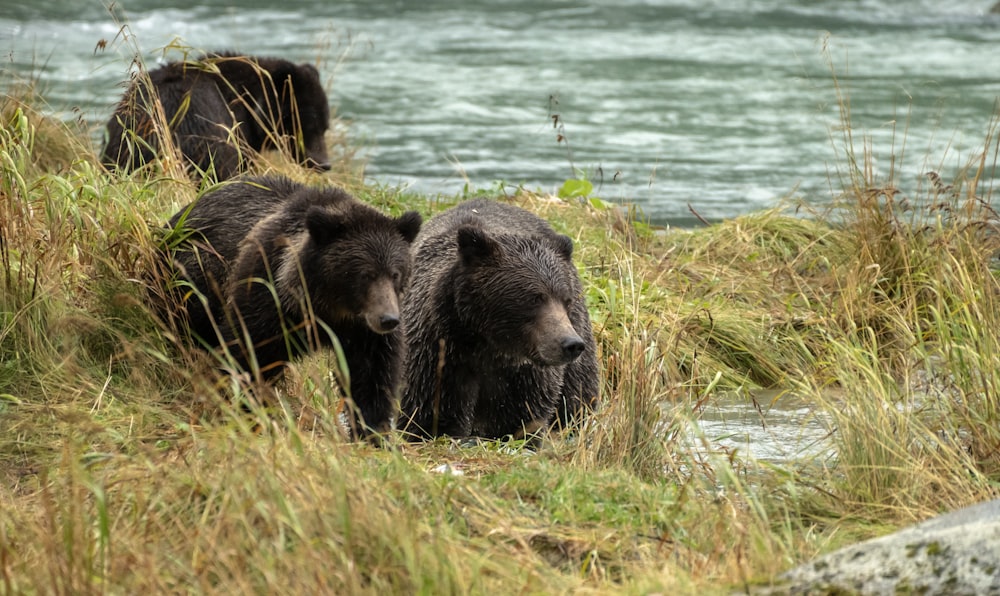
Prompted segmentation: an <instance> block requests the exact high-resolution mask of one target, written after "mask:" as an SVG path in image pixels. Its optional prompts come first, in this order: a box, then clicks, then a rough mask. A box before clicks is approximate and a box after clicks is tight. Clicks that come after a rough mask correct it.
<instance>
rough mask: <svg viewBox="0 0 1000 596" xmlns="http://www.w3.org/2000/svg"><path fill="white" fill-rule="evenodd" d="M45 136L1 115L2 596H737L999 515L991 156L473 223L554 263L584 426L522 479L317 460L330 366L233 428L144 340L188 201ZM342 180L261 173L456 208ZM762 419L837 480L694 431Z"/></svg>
mask: <svg viewBox="0 0 1000 596" xmlns="http://www.w3.org/2000/svg"><path fill="white" fill-rule="evenodd" d="M22 100H24V101H22ZM38 105H41V104H40V100H39V99H38V98H31V97H30V94H28V93H22V94H19V95H18V98H14V97H6V98H5V99H3V105H2V106H0V107H2V109H0V119H2V121H0V124H2V127H0V160H2V162H0V174H2V178H0V586H2V587H3V589H4V591H5V592H7V593H22V592H28V593H34V592H72V593H91V592H110V593H141V592H144V591H145V592H198V593H227V594H229V593H340V594H346V593H378V592H381V593H386V592H388V593H427V594H447V593H460V594H462V593H490V592H492V593H560V592H583V593H646V592H667V591H670V592H680V593H686V592H690V593H694V592H697V593H705V592H728V591H730V590H732V589H734V588H735V589H742V588H743V587H745V586H747V585H750V584H757V583H767V582H768V581H769V580H770V579H771V578H773V577H774V576H775V575H776V574H777V573H779V572H781V571H782V570H784V569H787V568H788V567H790V566H792V565H794V564H796V563H798V562H801V561H804V560H806V559H808V558H810V557H811V556H813V555H815V554H817V553H819V552H823V551H827V550H830V549H832V548H834V547H836V546H839V545H842V544H844V543H846V542H849V541H851V540H854V539H857V538H862V537H868V536H872V535H876V534H879V533H882V532H885V531H887V530H889V529H891V528H893V527H896V526H898V525H901V524H905V523H909V522H912V521H914V520H917V519H921V518H924V517H926V516H929V515H932V514H934V513H936V512H940V511H944V510H948V509H952V508H955V507H958V506H961V505H964V504H968V503H971V502H975V501H978V500H982V499H985V498H989V497H991V496H994V494H995V492H996V488H997V485H998V481H1000V424H998V423H1000V420H998V418H1000V411H998V403H1000V402H998V398H997V393H996V392H997V391H998V388H1000V360H998V359H1000V343H998V339H997V337H996V335H995V334H994V333H992V330H993V329H996V328H997V326H998V322H1000V321H998V319H1000V293H998V291H1000V287H998V283H997V281H996V279H995V273H994V271H993V269H992V265H993V264H994V257H995V255H996V251H997V249H1000V235H998V233H997V224H998V223H1000V221H998V217H997V215H996V213H995V212H994V211H993V209H992V207H991V206H990V199H991V194H992V188H991V186H990V184H991V181H992V178H993V173H994V172H995V168H996V163H995V159H996V155H997V152H996V143H997V134H996V130H994V129H992V128H991V129H990V130H989V131H987V133H986V134H984V148H983V154H982V158H981V159H980V160H978V161H973V162H972V163H971V164H970V165H969V167H968V168H967V169H965V170H963V171H960V172H950V173H944V172H942V175H943V176H944V178H945V180H944V181H941V182H939V183H937V184H935V183H932V179H931V177H928V178H927V179H926V180H924V181H923V182H922V183H921V184H920V185H918V187H917V190H916V193H911V196H908V197H904V196H903V195H902V194H901V193H900V192H899V191H898V190H897V188H896V187H897V186H898V185H900V181H899V180H896V179H894V176H893V175H892V174H891V173H890V174H889V175H888V178H886V179H880V178H879V177H877V176H876V174H875V173H874V171H873V170H874V168H872V167H871V164H870V161H869V160H868V159H867V155H866V154H859V155H855V154H854V153H853V152H852V151H850V150H848V151H846V152H845V155H844V156H843V178H842V180H841V181H838V183H839V182H843V186H844V193H843V196H842V199H841V202H840V203H839V204H838V205H837V206H836V207H837V208H836V209H833V210H831V211H829V212H827V213H824V214H818V213H806V212H805V211H803V209H804V207H803V206H801V205H795V204H789V205H781V206H776V207H775V208H774V209H773V210H769V211H765V212H760V213H752V214H748V215H745V216H741V217H738V218H735V219H732V220H727V221H724V222H721V223H718V224H715V225H712V226H708V227H704V228H699V229H693V230H672V229H671V230H661V231H657V230H653V229H651V228H649V227H648V226H645V225H641V224H637V223H635V222H633V221H632V218H631V217H630V214H629V213H628V212H625V211H623V210H621V209H619V208H614V207H612V206H609V205H607V204H605V203H602V202H600V201H589V202H587V203H585V204H582V203H580V202H578V201H562V200H559V199H556V198H554V197H548V196H541V195H538V194H536V193H532V192H528V191H523V190H518V191H507V192H504V191H500V190H498V191H495V192H492V193H487V194H491V196H496V197H497V198H501V199H504V200H511V201H514V202H516V203H517V204H520V205H523V206H525V207H527V208H529V209H531V210H533V211H536V212H538V213H540V214H542V215H543V216H545V217H547V218H549V219H550V220H551V221H552V222H553V224H554V225H555V226H556V227H557V229H559V230H560V231H562V232H565V233H567V234H570V235H571V236H573V237H574V238H575V239H576V241H577V252H576V255H577V260H578V265H579V267H580V270H581V274H582V276H583V279H584V283H585V288H586V292H587V298H588V301H589V304H590V307H591V312H592V316H593V319H594V324H595V333H596V334H597V338H598V345H599V350H600V358H601V364H602V368H603V375H604V379H605V382H604V396H603V397H604V406H603V408H602V409H601V410H600V411H599V412H597V413H596V414H595V415H594V416H593V417H591V418H590V419H588V420H587V421H585V424H584V425H583V427H582V428H581V429H580V430H579V432H578V433H577V435H576V436H575V437H572V438H566V437H560V436H554V437H551V438H550V439H549V440H547V441H546V442H545V443H544V444H543V446H542V447H540V448H539V449H537V450H527V449H525V448H523V446H522V445H520V444H518V443H487V444H481V445H456V444H452V443H451V442H448V441H438V442H434V443H428V444H419V445H409V444H398V445H393V446H390V447H388V448H385V449H375V448H372V447H370V446H367V445H363V444H353V443H349V442H347V441H346V440H345V439H344V438H343V437H342V436H341V435H340V433H339V432H338V430H337V429H338V425H337V412H338V409H339V408H340V407H341V404H340V403H339V401H338V399H337V397H336V395H337V394H336V392H335V391H334V389H333V388H332V387H331V386H330V380H329V375H328V374H327V373H326V371H328V370H329V369H330V368H331V367H332V360H331V357H330V356H327V355H318V356H316V357H313V358H310V359H309V360H307V361H305V362H303V363H301V365H299V366H296V367H295V368H294V369H293V371H292V373H291V374H290V376H289V379H288V380H287V381H286V382H285V383H284V385H283V386H282V389H283V394H284V395H285V397H286V400H285V401H286V403H285V407H284V408H283V409H276V410H274V411H271V412H265V413H258V414H253V415H248V414H246V413H243V412H240V411H238V410H234V409H233V408H232V407H231V406H230V404H229V401H228V400H227V399H226V397H225V395H226V392H227V387H224V386H223V387H219V386H218V385H217V384H216V383H214V382H213V379H212V378H211V377H210V375H206V374H205V372H204V371H206V370H209V369H210V368H211V366H210V364H211V363H210V362H207V359H206V357H205V356H204V355H203V354H200V353H197V352H191V351H189V350H186V349H185V348H184V347H183V346H182V345H180V344H178V342H177V341H176V338H175V334H174V333H173V332H172V330H170V329H165V328H163V326H162V325H160V324H159V323H158V322H157V321H156V320H155V319H154V318H153V317H152V316H151V314H150V311H149V308H148V303H149V299H148V296H147V294H146V285H147V284H146V280H148V277H149V276H148V272H149V271H150V270H151V268H152V263H153V254H154V250H155V240H154V239H155V237H156V229H157V228H158V227H159V226H160V225H162V223H163V222H164V221H166V219H167V218H168V217H169V216H170V215H171V214H172V213H174V212H175V211H176V210H177V209H178V208H179V207H180V206H182V205H184V204H186V203H187V202H189V201H190V200H192V199H193V198H194V197H195V196H196V195H197V192H198V190H199V189H197V188H195V187H194V186H193V185H192V184H191V183H190V182H189V181H188V180H187V179H186V178H184V177H183V175H180V173H179V172H174V171H173V169H170V168H169V167H168V168H167V169H166V170H165V171H164V172H161V173H156V174H153V175H150V176H145V175H135V176H132V177H124V178H120V177H113V176H109V175H108V174H106V173H105V172H104V171H103V170H102V168H101V167H100V166H99V165H98V164H97V163H96V160H95V158H94V154H95V151H94V148H93V147H92V146H91V144H90V141H89V140H88V137H87V135H86V131H83V130H77V129H75V128H73V125H67V124H64V123H61V122H55V121H53V120H51V119H49V118H46V117H45V116H44V115H43V114H41V113H39V112H40V111H43V110H36V108H35V107H33V106H38ZM846 141H847V142H846V143H845V146H847V147H850V146H852V145H853V140H852V139H849V138H848V139H846ZM343 156H344V157H343V160H342V162H341V164H340V167H338V168H337V169H336V170H335V172H334V173H333V174H332V175H327V176H326V177H319V176H318V175H314V174H309V173H306V172H303V171H301V170H299V169H298V168H296V167H294V166H290V165H288V164H285V163H284V162H281V161H280V160H278V161H276V162H274V163H272V164H271V167H273V168H275V169H278V170H279V171H283V172H285V173H287V174H289V175H291V176H292V177H296V178H299V179H301V180H303V181H306V182H309V183H316V184H320V183H329V181H330V179H332V180H333V181H334V182H336V183H338V184H342V185H344V186H346V187H348V188H349V189H350V190H351V191H353V192H355V193H356V194H357V195H358V196H359V197H360V198H362V199H363V200H365V201H367V202H370V203H371V204H373V205H376V206H378V207H380V208H382V209H385V210H387V211H391V212H394V213H398V212H401V211H403V210H405V209H417V210H419V211H421V212H422V213H423V214H424V215H425V216H430V215H432V214H433V213H434V212H435V211H437V210H439V209H442V208H444V207H446V206H447V205H449V204H450V203H452V202H454V201H455V200H460V199H461V197H455V198H454V199H451V200H443V199H434V200H430V199H428V198H427V197H423V196H417V195H412V194H409V193H406V192H401V191H398V190H395V189H391V188H384V187H379V186H373V185H370V184H364V183H363V181H362V180H361V179H360V176H359V174H358V173H357V172H358V168H356V167H354V166H355V164H353V162H352V161H351V156H350V151H349V148H344V151H343ZM168 166H169V164H168ZM909 182H910V181H907V185H908V186H912V185H911V184H909ZM764 387H766V388H772V389H781V390H787V391H789V392H793V393H794V394H795V395H797V396H799V397H804V398H806V399H807V400H808V401H809V402H810V403H811V404H813V406H814V408H815V410H816V412H817V413H818V414H824V415H826V416H828V417H829V419H830V420H831V421H832V422H831V429H830V430H831V432H830V440H831V442H832V446H833V449H834V451H835V455H831V454H830V453H829V452H824V454H823V455H820V456H815V457H811V458H806V459H802V460H797V461H793V462H788V463H783V464H773V463H771V464H767V465H763V464H758V463H757V462H753V461H750V460H747V459H746V458H745V457H744V455H745V454H742V453H738V452H726V451H723V450H719V449H715V448H713V443H712V441H711V440H710V439H711V437H702V436H699V435H698V433H696V432H695V431H694V430H693V428H694V427H692V425H691V421H692V420H696V419H697V417H698V416H699V414H700V413H701V412H703V411H704V410H705V409H706V408H710V407H712V404H713V402H714V401H715V400H716V399H717V398H718V397H719V396H721V395H723V394H725V395H732V394H734V393H735V394H737V395H740V396H745V397H746V399H747V401H748V407H752V400H753V399H754V397H753V396H754V393H753V390H754V389H756V388H764ZM778 395H779V397H778V398H776V399H778V400H780V399H784V398H782V397H781V393H780V392H779V393H778ZM757 405H758V406H759V407H760V408H761V409H762V410H766V408H767V407H768V406H769V405H771V404H768V403H763V404H757ZM765 420H766V418H765Z"/></svg>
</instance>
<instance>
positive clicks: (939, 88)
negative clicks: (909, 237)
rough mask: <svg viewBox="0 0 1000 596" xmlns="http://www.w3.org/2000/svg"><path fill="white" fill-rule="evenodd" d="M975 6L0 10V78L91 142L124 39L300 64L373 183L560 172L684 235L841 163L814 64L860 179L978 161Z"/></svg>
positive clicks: (126, 58)
mask: <svg viewBox="0 0 1000 596" xmlns="http://www.w3.org/2000/svg"><path fill="white" fill-rule="evenodd" d="M989 5H990V0H985V1H983V0H976V1H973V0H955V1H952V2H938V1H936V0H935V1H932V0H900V1H892V0H854V1H849V0H819V1H816V0H792V1H778V0H756V1H753V0H751V1H749V2H747V1H741V2H737V1H736V0H697V1H695V0H647V1H638V0H598V1H594V2H576V1H549V2H546V1H541V2H527V1H525V0H494V1H490V2H474V1H461V2H460V1H458V0H451V1H428V2H420V3H417V2H406V1H403V0H397V1H393V2H327V1H323V0H312V1H304V2H295V1H288V2H284V3H274V2H263V1H261V0H249V1H246V2H243V3H241V4H240V5H239V6H237V5H236V3H232V2H220V1H218V0H206V1H199V2H192V1H180V0H172V1H171V0H167V1H164V2H153V1H149V0H136V1H130V0H122V1H120V2H118V3H117V4H116V5H115V13H116V14H117V15H119V16H118V18H117V19H116V18H114V17H112V15H111V14H110V12H109V10H108V9H107V8H106V7H105V6H104V5H103V4H102V3H100V2H98V1H80V0H61V1H57V0H33V1H32V2H11V1H10V0H0V50H2V52H3V54H2V56H3V60H2V62H0V66H2V68H3V69H4V73H3V77H2V79H0V80H2V81H3V82H4V84H5V85H6V84H9V83H10V82H11V81H13V80H14V76H26V75H28V76H35V77H37V78H38V79H39V80H40V82H41V84H42V88H43V90H44V92H45V97H46V98H47V100H48V103H49V104H50V106H51V108H52V109H53V110H55V111H58V112H59V113H61V114H63V115H64V116H65V117H67V118H75V117H83V118H85V119H86V120H87V121H88V122H89V123H90V124H91V125H93V126H94V129H95V135H96V134H99V130H100V128H101V127H102V125H103V122H104V121H105V120H106V119H107V117H108V115H109V114H110V112H111V109H112V107H113V106H114V104H115V102H116V100H117V98H118V96H119V94H120V92H121V86H120V85H121V82H122V81H123V80H125V78H126V76H127V69H128V66H129V63H130V62H131V59H132V54H133V51H134V48H136V47H138V48H139V50H140V51H141V53H142V55H143V58H144V59H145V60H146V61H147V63H148V64H154V63H155V62H156V61H157V60H160V59H162V58H163V53H164V52H163V48H164V47H165V46H168V45H171V44H177V43H179V44H181V45H185V46H189V47H193V48H197V49H205V50H209V49H233V50H239V51H243V52H247V53H255V54H260V55H278V56H283V57H288V58H290V59H294V60H299V61H311V62H315V63H318V64H319V66H320V67H321V69H322V71H323V73H324V75H325V77H326V79H327V80H328V81H329V83H330V87H329V88H330V96H331V102H332V103H333V104H334V107H335V108H336V110H337V113H338V114H339V115H340V116H341V117H344V118H347V119H349V120H351V121H353V122H354V125H353V128H352V130H353V133H354V136H355V138H356V139H357V141H359V142H363V143H365V145H366V147H367V148H368V149H367V155H368V157H369V160H370V165H369V169H368V174H369V177H370V178H371V179H373V180H376V181H379V182H382V183H386V184H391V185H410V186H412V187H413V188H415V189H416V190H419V191H421V192H426V193H448V194H451V193H454V192H457V191H460V190H461V189H462V188H463V187H464V185H465V184H466V182H468V183H469V184H470V185H471V186H473V187H486V186H491V185H493V184H494V183H495V182H496V181H503V182H505V183H507V184H522V183H523V184H525V185H526V186H528V187H531V188H540V189H542V190H546V191H551V190H554V189H556V188H557V187H558V186H559V185H560V184H561V183H562V181H564V180H565V179H567V178H569V177H571V176H573V175H574V168H576V169H578V170H582V171H583V172H584V173H585V175H587V176H588V177H589V178H590V179H591V180H592V181H594V182H595V185H599V189H598V194H599V195H600V196H602V197H603V198H606V199H613V200H628V201H634V202H636V203H638V204H639V205H640V206H641V208H642V209H643V211H644V212H645V213H646V214H647V215H649V216H650V217H651V218H653V219H654V220H657V221H661V222H674V223H685V222H690V221H691V220H692V215H691V211H690V210H691V209H693V210H695V211H697V212H698V213H699V214H701V215H702V216H704V217H707V218H722V217H730V216H733V215H737V214H740V213H745V212H748V211H752V210H755V209H760V208H766V207H770V206H773V205H774V204H776V202H777V201H778V199H779V198H780V197H782V196H786V195H789V194H791V193H793V192H794V193H795V194H796V195H798V196H802V197H805V198H806V199H808V200H810V201H814V202H824V201H826V200H828V199H829V197H830V196H831V193H832V192H835V191H836V190H837V188H838V186H839V182H838V179H837V170H838V168H840V169H842V168H843V159H842V158H841V157H838V155H837V153H836V152H835V150H834V146H835V143H837V142H839V139H840V138H841V137H840V134H839V133H838V132H837V131H836V130H835V127H836V126H837V124H838V122H839V116H838V106H837V101H836V94H835V89H834V87H835V85H834V75H833V73H832V72H831V68H830V64H829V63H832V65H833V67H834V69H835V71H836V76H837V79H838V81H839V84H840V85H841V87H842V89H844V90H845V91H846V92H847V93H848V94H849V96H850V103H851V113H852V118H851V121H852V125H853V127H854V128H855V129H856V130H857V133H858V134H859V135H860V134H861V133H866V134H869V135H870V136H871V137H872V140H873V144H874V147H875V151H876V154H878V156H879V157H880V160H879V161H878V163H877V165H878V166H880V167H881V168H882V169H884V170H888V167H889V162H890V154H891V152H893V151H895V152H896V153H897V154H898V153H900V151H901V149H902V148H903V145H902V141H903V139H904V138H905V141H906V143H905V153H906V155H905V157H904V159H903V161H902V167H901V170H900V171H901V178H900V180H901V182H902V184H903V185H904V187H905V186H906V185H912V186H914V187H915V186H916V184H917V181H918V178H919V174H920V173H922V172H923V171H926V169H929V168H933V169H938V170H943V173H944V174H945V175H946V176H947V175H949V174H951V175H954V173H955V171H956V169H957V168H958V167H959V166H961V165H964V164H965V163H966V161H967V160H968V159H969V158H970V157H971V156H972V155H973V154H974V153H975V152H977V151H981V150H982V147H983V141H984V137H985V134H986V131H987V128H988V125H989V123H990V120H991V116H992V115H993V114H994V112H995V100H996V98H997V96H998V95H1000V60H998V58H1000V44H998V42H1000V15H991V14H988V11H989ZM123 24H124V25H127V27H126V28H125V29H124V32H125V33H127V34H128V35H129V36H130V37H129V39H130V41H129V42H128V43H123V42H122V35H120V32H121V31H123V30H122V25H123ZM101 40H105V41H107V42H108V44H107V47H106V49H103V50H102V49H98V48H97V46H98V43H99V42H100V41H101ZM824 48H827V49H828V51H827V52H824ZM178 55H179V54H178V53H176V52H172V53H168V57H173V58H176V57H177V56H178ZM553 114H558V120H559V122H560V123H561V124H562V129H561V130H560V129H557V128H554V126H553V123H554V121H553V118H552V116H553ZM893 123H895V124H893ZM560 132H561V133H562V134H563V135H564V137H565V139H567V140H568V142H557V134H559V133H560ZM894 135H895V145H893V136H894ZM898 165H899V164H898V163H897V166H898Z"/></svg>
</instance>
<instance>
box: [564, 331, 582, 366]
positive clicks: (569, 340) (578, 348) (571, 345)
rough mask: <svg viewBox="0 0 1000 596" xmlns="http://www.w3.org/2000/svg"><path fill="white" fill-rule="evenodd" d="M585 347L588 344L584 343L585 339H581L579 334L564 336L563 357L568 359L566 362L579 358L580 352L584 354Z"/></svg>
mask: <svg viewBox="0 0 1000 596" xmlns="http://www.w3.org/2000/svg"><path fill="white" fill-rule="evenodd" d="M585 347H586V345H585V344H584V343H583V340H582V339H580V337H579V336H576V337H565V338H563V340H562V351H563V357H564V358H565V359H566V362H572V361H574V360H576V359H577V358H579V357H580V354H583V349H584V348H585Z"/></svg>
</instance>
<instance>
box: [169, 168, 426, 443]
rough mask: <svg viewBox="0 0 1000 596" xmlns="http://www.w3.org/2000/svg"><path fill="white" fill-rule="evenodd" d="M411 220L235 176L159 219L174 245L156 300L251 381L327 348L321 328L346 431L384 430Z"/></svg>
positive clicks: (397, 360)
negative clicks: (341, 386)
mask: <svg viewBox="0 0 1000 596" xmlns="http://www.w3.org/2000/svg"><path fill="white" fill-rule="evenodd" d="M420 225H421V217H420V214H419V213H417V212H415V211H409V212H407V213H405V214H403V215H402V216H400V217H398V218H393V217H389V216H386V215H384V214H382V213H381V212H379V211H378V210H376V209H374V208H373V207H370V206H368V205H365V204H364V203H361V202H360V201H358V200H357V199H355V198H354V197H353V196H351V195H350V194H348V193H347V192H345V191H343V190H341V189H336V188H325V189H316V188H311V187H307V186H304V185H302V184H299V183H296V182H293V181H291V180H289V179H287V178H283V177H257V178H254V177H244V178H240V179H237V180H234V181H232V182H230V183H227V184H224V185H222V186H221V187H219V188H218V189H216V190H213V191H210V192H208V193H206V194H204V195H203V196H201V197H200V198H199V199H197V200H196V201H195V202H194V203H192V204H191V205H189V206H188V207H186V208H185V209H183V210H181V211H180V212H178V213H177V214H176V215H174V216H173V218H171V220H170V226H171V228H173V232H172V234H173V235H174V236H175V237H177V236H178V235H180V237H181V238H182V240H181V241H180V242H179V243H178V244H177V245H176V246H175V247H174V248H172V249H171V250H170V251H169V252H168V253H165V258H166V260H167V262H166V263H164V264H165V265H167V266H169V267H171V268H172V269H173V271H174V280H173V282H172V285H173V287H169V288H167V290H168V292H167V295H168V296H171V297H172V298H173V299H174V304H173V307H174V309H173V313H175V314H177V315H179V316H180V318H181V321H182V322H183V323H186V326H187V329H188V331H189V332H190V335H191V339H192V340H193V341H194V342H196V343H197V344H199V345H201V346H202V347H204V348H207V349H209V350H220V349H222V350H225V351H228V352H229V353H230V354H231V355H232V357H233V359H234V360H235V362H236V363H237V364H238V365H239V366H240V368H241V370H243V371H249V372H251V373H252V374H253V375H254V380H255V381H257V382H268V381H272V380H274V379H275V378H277V377H278V376H280V375H281V373H282V372H283V370H284V367H285V365H286V363H288V362H289V361H291V360H293V359H295V358H297V357H299V356H302V355H304V354H306V353H307V352H309V351H311V350H314V349H316V348H319V347H321V346H330V345H332V339H331V337H330V332H331V331H332V332H333V333H334V334H336V337H337V340H338V341H339V342H340V345H341V346H342V348H343V352H344V355H345V358H346V360H347V365H348V369H349V372H350V394H351V398H352V399H353V401H354V403H355V404H356V406H357V408H358V410H359V412H360V420H357V419H356V420H354V422H355V424H354V425H353V427H354V428H358V429H365V428H366V427H367V428H370V429H372V430H374V431H376V432H384V431H387V430H390V429H391V428H392V417H393V414H394V413H395V406H396V399H397V398H398V391H399V383H400V378H401V371H402V364H403V362H402V358H403V350H404V348H405V346H404V344H403V336H402V333H401V332H398V331H397V327H399V324H400V300H401V295H402V293H403V290H404V288H405V287H406V285H407V280H408V279H409V276H410V266H411V257H410V244H411V243H412V242H413V240H414V238H415V237H416V235H417V233H418V232H419V230H420ZM169 315H170V313H168V316H169ZM362 423H363V424H362ZM362 434H367V432H363V433H362Z"/></svg>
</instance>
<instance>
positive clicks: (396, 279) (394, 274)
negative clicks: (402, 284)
mask: <svg viewBox="0 0 1000 596" xmlns="http://www.w3.org/2000/svg"><path fill="white" fill-rule="evenodd" d="M402 278H403V276H402V275H401V274H400V273H399V271H393V272H392V283H396V284H398V283H399V281H400V280H401V279H402Z"/></svg>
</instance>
